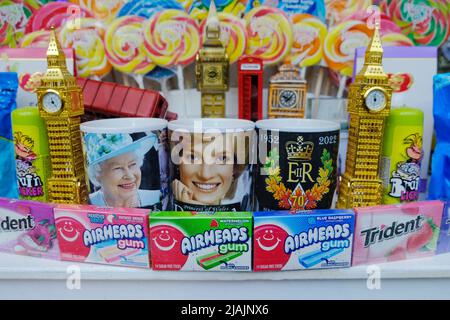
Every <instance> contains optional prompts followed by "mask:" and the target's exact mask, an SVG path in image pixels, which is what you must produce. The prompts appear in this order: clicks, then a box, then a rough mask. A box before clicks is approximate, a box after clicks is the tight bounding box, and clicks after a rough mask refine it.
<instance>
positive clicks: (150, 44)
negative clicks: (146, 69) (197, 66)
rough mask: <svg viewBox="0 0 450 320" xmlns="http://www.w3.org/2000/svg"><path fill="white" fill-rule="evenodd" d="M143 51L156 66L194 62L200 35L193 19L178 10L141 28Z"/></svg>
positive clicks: (161, 14)
mask: <svg viewBox="0 0 450 320" xmlns="http://www.w3.org/2000/svg"><path fill="white" fill-rule="evenodd" d="M143 29H144V40H145V48H146V50H147V53H148V56H149V57H150V59H151V60H152V61H153V62H154V63H155V64H157V65H159V66H163V67H170V66H174V65H186V64H189V63H191V62H192V61H194V60H195V55H196V54H197V52H198V50H199V49H200V43H201V35H200V30H199V27H198V26H197V23H196V22H195V20H194V19H192V18H191V17H190V16H189V15H188V14H187V13H185V12H184V11H181V10H174V9H167V10H163V11H161V12H158V13H157V14H155V15H154V16H153V17H152V18H150V19H149V20H148V21H147V22H146V23H144V25H143Z"/></svg>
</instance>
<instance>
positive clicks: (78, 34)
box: [59, 18, 111, 78]
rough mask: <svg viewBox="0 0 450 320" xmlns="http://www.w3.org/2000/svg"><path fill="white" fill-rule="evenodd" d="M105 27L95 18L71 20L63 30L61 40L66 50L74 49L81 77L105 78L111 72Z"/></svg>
mask: <svg viewBox="0 0 450 320" xmlns="http://www.w3.org/2000/svg"><path fill="white" fill-rule="evenodd" d="M104 36H105V27H104V25H102V24H101V23H100V22H99V21H97V20H96V19H94V18H81V19H75V20H71V21H69V22H68V23H66V24H65V25H64V27H63V28H61V30H60V32H59V38H60V40H61V44H62V46H63V47H65V48H74V49H75V53H76V58H77V70H78V75H79V76H80V77H89V76H96V77H100V78H101V77H103V76H105V75H106V74H108V73H109V72H110V71H111V64H110V63H109V61H108V59H107V57H106V53H105V47H104V44H103V38H104Z"/></svg>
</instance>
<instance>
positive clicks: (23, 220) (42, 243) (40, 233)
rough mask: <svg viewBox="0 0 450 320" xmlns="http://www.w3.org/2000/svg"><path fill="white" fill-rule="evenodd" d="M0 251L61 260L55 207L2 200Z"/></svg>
mask: <svg viewBox="0 0 450 320" xmlns="http://www.w3.org/2000/svg"><path fill="white" fill-rule="evenodd" d="M0 251H2V252H7V253H15V254H22V255H28V256H35V257H41V258H49V259H59V249H58V242H57V241H56V228H55V220H54V217H53V206H52V205H50V204H45V203H40V202H35V201H27V200H11V199H5V198H0Z"/></svg>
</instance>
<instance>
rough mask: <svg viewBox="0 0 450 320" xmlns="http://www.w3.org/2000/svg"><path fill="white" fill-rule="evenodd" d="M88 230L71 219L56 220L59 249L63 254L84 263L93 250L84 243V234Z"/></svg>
mask: <svg viewBox="0 0 450 320" xmlns="http://www.w3.org/2000/svg"><path fill="white" fill-rule="evenodd" d="M85 229H86V228H85V227H84V226H83V225H82V224H81V223H80V222H79V221H77V220H75V219H73V218H70V217H61V218H57V219H56V230H57V236H58V242H59V247H60V249H61V253H62V254H68V255H70V256H71V258H73V259H79V260H80V261H83V260H84V259H85V258H86V257H87V256H88V255H89V252H90V251H91V249H90V248H89V247H86V246H85V245H84V242H83V232H84V230H85Z"/></svg>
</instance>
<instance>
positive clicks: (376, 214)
mask: <svg viewBox="0 0 450 320" xmlns="http://www.w3.org/2000/svg"><path fill="white" fill-rule="evenodd" d="M443 206H444V204H443V203H442V202H440V201H425V202H417V203H408V204H404V205H389V206H375V207H367V208H358V209H356V213H357V218H356V228H355V248H354V251H353V265H360V264H374V263H383V262H390V261H396V260H406V259H413V258H421V257H427V256H432V255H434V254H435V252H436V246H437V241H438V237H439V230H440V226H441V219H442V210H443Z"/></svg>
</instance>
